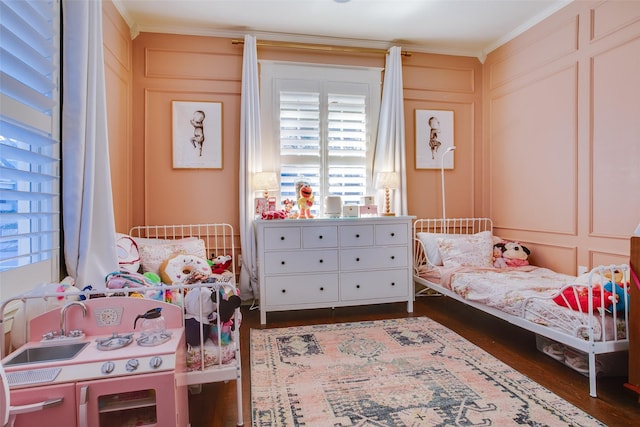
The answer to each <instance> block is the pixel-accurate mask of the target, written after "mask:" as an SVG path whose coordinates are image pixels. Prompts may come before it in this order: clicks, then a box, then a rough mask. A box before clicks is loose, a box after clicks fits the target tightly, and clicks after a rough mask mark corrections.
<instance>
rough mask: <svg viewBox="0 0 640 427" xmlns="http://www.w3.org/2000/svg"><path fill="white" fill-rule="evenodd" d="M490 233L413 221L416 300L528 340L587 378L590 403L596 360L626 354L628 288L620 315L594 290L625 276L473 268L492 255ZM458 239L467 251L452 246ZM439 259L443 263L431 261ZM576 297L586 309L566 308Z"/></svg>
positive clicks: (480, 227) (477, 227)
mask: <svg viewBox="0 0 640 427" xmlns="http://www.w3.org/2000/svg"><path fill="white" fill-rule="evenodd" d="M492 232H493V226H492V222H491V220H490V219H488V218H455V219H454V218H452V219H446V220H444V219H418V220H416V221H415V222H414V227H413V235H414V282H415V284H416V291H417V292H416V296H422V295H429V294H434V293H435V294H442V295H446V296H448V297H450V298H453V299H455V300H458V301H460V302H462V303H464V304H466V305H469V306H472V307H474V308H476V309H479V310H481V311H484V312H486V313H489V314H491V315H493V316H496V317H498V318H500V319H503V320H506V321H508V322H510V323H512V324H515V325H517V326H519V327H522V328H523V329H526V330H529V331H531V332H534V333H535V334H536V341H537V344H538V348H539V349H540V350H541V351H543V352H545V353H546V354H548V355H550V356H551V357H553V358H555V359H556V360H559V361H561V362H564V363H565V364H567V365H568V366H570V367H572V368H574V369H576V370H577V371H579V372H581V373H583V374H585V375H588V377H589V394H590V395H591V396H593V397H596V395H597V394H596V377H597V375H598V374H600V373H601V372H600V368H601V367H602V364H601V363H600V362H601V360H599V359H600V357H605V356H604V355H607V356H609V355H613V354H617V355H618V356H619V355H623V353H624V352H625V351H626V350H628V347H629V336H628V332H627V331H628V329H627V325H628V321H629V312H628V307H629V304H628V283H623V284H622V287H623V292H624V296H623V298H622V299H623V300H624V303H623V304H621V305H622V306H623V308H622V310H621V311H616V310H611V311H609V312H608V311H606V310H605V308H610V304H611V303H610V301H609V300H606V299H605V297H604V295H603V294H602V293H599V292H598V290H599V284H597V283H596V282H600V281H601V280H600V278H601V277H602V276H604V274H605V272H607V271H609V272H610V273H611V274H612V275H613V274H614V271H616V270H618V271H627V270H628V266H608V267H597V268H595V269H593V270H592V271H591V272H590V273H589V274H587V275H585V276H582V277H575V276H569V275H564V274H560V273H556V272H554V271H552V270H549V269H546V268H541V267H535V266H521V267H513V268H503V269H499V268H494V267H493V266H492V264H491V262H489V263H488V265H484V264H483V263H481V262H477V260H478V259H479V258H484V257H486V256H489V257H491V250H488V249H487V247H486V245H487V241H489V242H491V243H489V244H490V245H491V246H490V247H491V249H492V246H493V245H492V242H493V236H492ZM487 235H488V236H489V240H487ZM457 239H460V241H461V242H466V243H455V242H457V241H458V240H457ZM452 242H453V244H452V247H454V248H455V249H453V250H451V247H449V248H447V249H446V250H447V251H448V252H447V253H446V255H444V256H443V255H442V254H441V253H439V252H438V248H443V246H442V245H443V244H444V245H446V244H448V243H449V244H451V243H452ZM476 250H477V253H471V252H472V251H476ZM456 251H457V252H456ZM465 252H466V253H465ZM480 253H481V255H480ZM442 257H444V258H445V261H444V262H443V261H442V259H438V258H442ZM434 260H435V262H434ZM580 296H585V297H586V299H585V301H587V302H586V303H585V304H574V308H575V309H571V308H567V307H566V306H570V305H571V303H572V302H573V301H574V300H578V299H579V297H580ZM554 298H555V301H554ZM560 303H563V304H564V305H565V306H562V305H560ZM623 356H624V355H623Z"/></svg>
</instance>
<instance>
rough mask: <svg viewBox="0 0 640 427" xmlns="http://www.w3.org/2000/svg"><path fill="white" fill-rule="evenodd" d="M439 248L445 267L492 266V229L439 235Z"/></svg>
mask: <svg viewBox="0 0 640 427" xmlns="http://www.w3.org/2000/svg"><path fill="white" fill-rule="evenodd" d="M437 242H438V249H439V250H440V255H441V257H442V262H443V264H444V266H445V267H455V266H464V267H491V266H492V261H493V237H492V235H491V231H482V232H480V233H476V234H469V235H456V236H455V237H438V238H437Z"/></svg>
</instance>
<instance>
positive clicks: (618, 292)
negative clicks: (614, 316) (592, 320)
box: [604, 269, 630, 312]
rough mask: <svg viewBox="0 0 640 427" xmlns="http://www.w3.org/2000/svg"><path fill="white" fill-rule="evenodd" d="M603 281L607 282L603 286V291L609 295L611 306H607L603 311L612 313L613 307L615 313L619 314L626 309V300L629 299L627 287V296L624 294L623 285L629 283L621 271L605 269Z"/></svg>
mask: <svg viewBox="0 0 640 427" xmlns="http://www.w3.org/2000/svg"><path fill="white" fill-rule="evenodd" d="M604 277H605V280H608V282H607V283H606V284H605V285H604V290H605V291H607V292H609V293H611V296H610V297H609V300H610V301H611V304H610V305H609V306H607V307H606V308H605V309H606V310H607V311H609V312H612V311H613V310H614V307H615V311H617V312H621V311H624V309H625V307H626V302H625V301H626V300H627V299H629V295H628V294H629V291H630V289H629V286H627V296H626V297H625V294H624V287H623V286H624V284H625V283H629V279H628V277H625V274H624V272H623V271H621V270H618V269H616V270H613V272H612V271H611V270H610V269H607V270H606V271H605V273H604Z"/></svg>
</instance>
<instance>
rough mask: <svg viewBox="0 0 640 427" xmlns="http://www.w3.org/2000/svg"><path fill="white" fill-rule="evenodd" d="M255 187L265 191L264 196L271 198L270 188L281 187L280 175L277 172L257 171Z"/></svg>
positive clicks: (254, 177) (254, 175)
mask: <svg viewBox="0 0 640 427" xmlns="http://www.w3.org/2000/svg"><path fill="white" fill-rule="evenodd" d="M253 188H254V189H255V190H256V191H264V198H265V199H268V198H269V190H276V189H278V188H279V183H278V177H277V175H276V173H275V172H256V173H254V174H253Z"/></svg>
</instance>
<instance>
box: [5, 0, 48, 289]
mask: <svg viewBox="0 0 640 427" xmlns="http://www.w3.org/2000/svg"><path fill="white" fill-rule="evenodd" d="M59 21H60V4H59V1H51V0H36V1H29V2H26V1H18V0H16V1H13V0H10V1H2V2H1V3H0V37H1V38H2V47H1V49H0V56H1V60H0V219H1V221H0V290H1V291H2V292H1V294H2V298H3V299H4V298H6V297H9V296H11V295H13V294H16V293H19V292H21V291H24V290H26V289H29V288H30V287H31V286H32V285H34V284H36V283H42V282H51V281H57V280H59V252H60V250H59V234H60V213H59V211H60V207H59V205H60V198H59V195H60V164H59V163H60V162H59V157H60V155H59V151H60V144H59V134H60V126H59V120H60V112H59V96H58V82H59V70H60V64H59V52H60V44H59V43H60V38H59V34H60V31H59V28H60V26H59ZM18 284H19V286H18Z"/></svg>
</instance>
